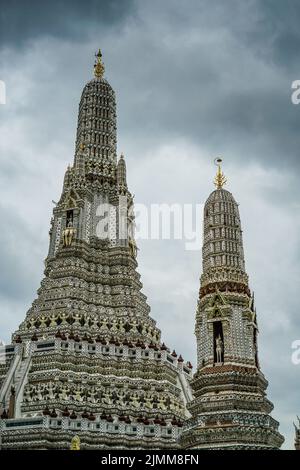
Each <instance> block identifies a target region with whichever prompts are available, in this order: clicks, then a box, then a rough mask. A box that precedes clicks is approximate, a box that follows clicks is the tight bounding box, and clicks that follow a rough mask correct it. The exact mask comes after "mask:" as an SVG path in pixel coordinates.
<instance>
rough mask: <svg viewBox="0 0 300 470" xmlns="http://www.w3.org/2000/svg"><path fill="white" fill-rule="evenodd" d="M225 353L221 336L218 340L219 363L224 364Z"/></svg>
mask: <svg viewBox="0 0 300 470" xmlns="http://www.w3.org/2000/svg"><path fill="white" fill-rule="evenodd" d="M223 353H224V344H223V341H222V338H221V336H220V335H219V336H218V337H217V338H216V354H217V362H223Z"/></svg>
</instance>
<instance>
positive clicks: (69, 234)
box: [63, 220, 76, 246]
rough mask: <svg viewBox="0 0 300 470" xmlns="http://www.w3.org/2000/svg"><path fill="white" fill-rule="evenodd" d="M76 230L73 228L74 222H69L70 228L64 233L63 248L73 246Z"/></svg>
mask: <svg viewBox="0 0 300 470" xmlns="http://www.w3.org/2000/svg"><path fill="white" fill-rule="evenodd" d="M75 231H76V230H75V228H74V227H73V222H72V221H71V220H69V222H68V226H67V227H66V228H65V230H64V231H63V246H71V245H72V241H73V238H74V235H75Z"/></svg>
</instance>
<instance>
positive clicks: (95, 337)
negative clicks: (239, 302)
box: [0, 51, 192, 449]
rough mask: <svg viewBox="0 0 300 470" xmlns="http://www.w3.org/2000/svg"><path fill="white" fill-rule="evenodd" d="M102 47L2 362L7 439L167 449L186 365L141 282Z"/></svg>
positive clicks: (177, 425) (21, 443)
mask: <svg viewBox="0 0 300 470" xmlns="http://www.w3.org/2000/svg"><path fill="white" fill-rule="evenodd" d="M103 74H104V65H103V62H102V57H101V52H100V51H99V53H98V54H97V55H96V63H95V67H94V78H93V79H92V80H90V81H89V82H88V83H87V84H86V85H85V87H84V89H83V92H82V96H81V100H80V105H79V115H78V127H77V138H76V145H75V158H74V162H73V164H72V166H69V167H68V169H67V171H66V173H65V178H64V183H63V190H62V194H61V197H60V199H59V202H58V204H57V205H56V207H55V208H54V210H53V217H52V220H51V227H50V244H49V252H48V256H47V258H46V260H45V277H44V279H43V280H42V283H41V287H40V288H39V290H38V297H37V299H36V300H35V301H34V302H33V304H32V307H31V308H30V309H29V311H28V312H27V315H26V318H25V320H24V321H23V322H22V324H21V325H20V327H19V329H18V330H17V331H16V332H15V333H14V334H13V337H12V344H11V345H9V346H7V347H6V350H5V353H6V354H5V356H6V358H5V359H6V360H5V362H4V363H3V364H0V408H1V410H0V415H1V419H0V442H1V446H2V448H4V449H68V448H70V447H72V448H74V449H75V448H81V449H108V448H109V449H173V448H178V447H179V444H178V436H179V434H180V431H181V429H182V425H183V421H184V420H185V418H186V417H187V416H188V415H189V414H188V411H187V409H186V404H187V402H188V401H189V400H190V399H191V392H190V388H189V380H190V378H191V372H192V370H191V369H192V367H191V364H190V363H189V362H185V361H184V360H183V358H182V357H181V356H180V355H177V354H176V352H175V351H172V350H170V349H169V348H168V347H167V346H166V345H165V344H164V343H163V342H162V341H161V332H160V330H159V329H158V327H157V325H156V322H155V321H154V320H153V319H152V318H151V317H150V307H149V306H148V304H147V299H146V297H145V295H144V294H143V293H142V292H141V288H142V284H141V281H140V275H139V274H138V272H137V247H136V243H135V240H134V230H133V228H134V214H133V197H132V195H131V193H130V191H129V190H128V187H127V180H126V165H125V159H124V157H123V156H120V158H119V159H117V148H116V147H117V139H116V101H115V93H114V91H113V89H112V87H111V86H110V84H109V83H108V82H107V80H106V79H105V78H104V76H103Z"/></svg>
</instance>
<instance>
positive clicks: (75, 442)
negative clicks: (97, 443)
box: [70, 435, 80, 450]
mask: <svg viewBox="0 0 300 470" xmlns="http://www.w3.org/2000/svg"><path fill="white" fill-rule="evenodd" d="M70 450H80V438H79V436H77V435H76V436H74V437H73V438H72V440H71V445H70Z"/></svg>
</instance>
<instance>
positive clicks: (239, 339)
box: [181, 159, 284, 450]
mask: <svg viewBox="0 0 300 470" xmlns="http://www.w3.org/2000/svg"><path fill="white" fill-rule="evenodd" d="M221 162H222V160H221V159H217V160H216V163H217V165H218V171H217V175H216V178H215V185H216V190H215V191H213V192H212V193H211V194H210V196H209V198H208V199H207V201H206V203H205V206H204V241H203V253H202V256H203V274H202V276H201V287H200V295H199V301H198V307H197V313H196V329H195V333H196V338H197V359H198V369H197V372H196V373H195V375H194V377H193V380H192V389H193V392H194V399H193V400H192V401H191V402H190V403H189V404H188V405H187V406H188V409H189V411H190V413H191V414H192V418H190V419H188V420H187V422H186V425H185V427H184V430H183V432H182V434H181V445H182V447H184V448H187V449H217V450H221V449H278V448H279V447H280V446H281V444H282V443H283V440H284V439H283V437H282V436H281V435H280V434H279V432H278V422H277V421H275V420H274V419H273V418H272V417H271V416H270V412H271V411H272V409H273V405H272V403H271V402H270V401H269V400H268V399H267V397H266V392H265V390H266V388H267V385H268V382H267V381H266V379H265V377H264V375H263V373H262V372H261V370H260V365H259V361H258V353H257V333H258V327H257V318H256V310H255V307H254V296H253V295H251V293H250V290H249V285H248V276H247V274H246V271H245V262H244V250H243V242H242V229H241V222H240V216H239V209H238V204H237V202H236V201H235V199H234V197H233V195H232V194H231V193H230V192H229V191H226V190H225V189H224V188H223V186H224V184H225V183H226V178H225V176H224V174H223V173H222V170H221V166H220V164H221Z"/></svg>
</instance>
